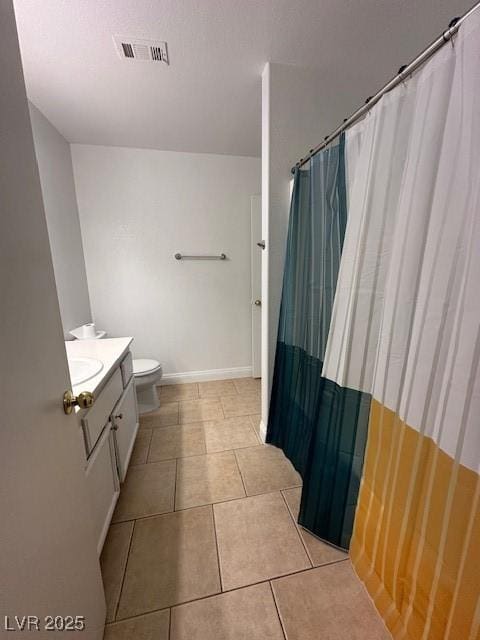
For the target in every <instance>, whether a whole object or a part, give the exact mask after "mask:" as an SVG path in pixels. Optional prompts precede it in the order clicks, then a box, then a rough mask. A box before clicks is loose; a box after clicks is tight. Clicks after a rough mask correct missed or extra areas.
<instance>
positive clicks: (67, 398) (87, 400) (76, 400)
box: [63, 391, 95, 416]
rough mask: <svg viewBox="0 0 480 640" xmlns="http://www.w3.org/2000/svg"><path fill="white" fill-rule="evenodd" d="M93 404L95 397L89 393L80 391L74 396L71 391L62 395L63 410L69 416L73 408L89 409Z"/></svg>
mask: <svg viewBox="0 0 480 640" xmlns="http://www.w3.org/2000/svg"><path fill="white" fill-rule="evenodd" d="M94 402H95V397H94V395H93V393H90V391H82V392H81V393H79V394H78V396H74V395H73V393H72V392H71V391H65V393H64V394H63V410H64V411H65V413H66V414H67V416H68V415H70V414H71V413H72V411H73V407H77V406H78V407H80V408H81V409H89V408H90V407H91V406H92V405H93V403H94Z"/></svg>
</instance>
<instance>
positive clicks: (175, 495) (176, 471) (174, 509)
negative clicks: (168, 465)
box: [173, 458, 178, 513]
mask: <svg viewBox="0 0 480 640" xmlns="http://www.w3.org/2000/svg"><path fill="white" fill-rule="evenodd" d="M177 473H178V458H175V480H174V482H173V513H175V511H176V506H177V505H176V502H177Z"/></svg>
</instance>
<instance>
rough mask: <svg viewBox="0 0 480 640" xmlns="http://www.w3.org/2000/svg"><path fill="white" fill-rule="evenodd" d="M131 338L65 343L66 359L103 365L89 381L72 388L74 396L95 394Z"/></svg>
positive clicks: (105, 380)
mask: <svg viewBox="0 0 480 640" xmlns="http://www.w3.org/2000/svg"><path fill="white" fill-rule="evenodd" d="M132 341H133V338H105V339H102V340H68V341H67V342H65V349H66V350H67V358H75V357H80V358H95V359H96V360H100V362H102V363H103V367H102V369H101V370H100V371H99V372H98V373H97V375H95V376H93V378H90V379H89V380H85V382H81V383H80V384H77V385H75V386H73V387H72V391H73V393H74V394H75V395H77V394H78V393H80V392H81V391H90V392H91V393H93V394H95V393H97V392H98V391H100V389H102V387H103V386H104V385H105V383H106V382H107V380H108V378H109V376H110V375H111V373H112V371H113V370H114V369H115V367H116V366H118V364H119V363H120V361H121V360H122V358H123V356H124V355H125V354H126V353H127V351H128V348H129V347H130V345H131V343H132Z"/></svg>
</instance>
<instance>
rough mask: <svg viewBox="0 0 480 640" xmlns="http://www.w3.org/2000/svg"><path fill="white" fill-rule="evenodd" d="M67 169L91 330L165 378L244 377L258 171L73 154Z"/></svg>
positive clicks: (226, 163)
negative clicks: (129, 344) (116, 339)
mask: <svg viewBox="0 0 480 640" xmlns="http://www.w3.org/2000/svg"><path fill="white" fill-rule="evenodd" d="M72 158H73V166H74V175H75V183H76V189H77V198H78V205H79V212H80V223H81V228H82V236H83V244H84V250H85V261H86V265H87V277H88V284H89V291H90V300H91V305H92V312H93V317H94V320H95V322H96V324H97V326H98V327H99V328H100V329H105V330H107V331H108V333H109V335H111V336H121V335H131V336H133V337H134V338H135V342H134V344H133V351H134V355H135V356H136V357H151V358H156V359H158V360H160V361H161V362H162V363H163V365H164V371H165V372H166V373H167V374H169V373H184V372H192V371H210V372H211V371H212V370H224V369H230V368H245V367H247V368H248V367H250V366H251V299H250V196H251V195H254V194H258V193H260V180H261V171H260V159H258V158H245V157H233V156H222V155H209V154H191V153H175V152H168V151H155V150H148V149H128V148H121V147H102V146H91V145H78V144H75V145H72ZM177 251H179V252H181V253H185V254H189V253H193V254H197V253H198V254H219V253H221V252H224V253H226V254H227V256H228V260H226V261H188V262H187V261H177V260H175V259H174V257H173V255H174V253H175V252H177ZM212 375H215V374H212ZM219 375H220V376H221V375H224V374H223V373H220V374H219Z"/></svg>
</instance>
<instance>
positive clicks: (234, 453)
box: [233, 449, 248, 498]
mask: <svg viewBox="0 0 480 640" xmlns="http://www.w3.org/2000/svg"><path fill="white" fill-rule="evenodd" d="M233 456H234V458H235V462H236V464H237V469H238V473H239V474H240V479H241V481H242V485H243V490H244V491H245V497H246V498H247V497H248V493H247V487H246V486H245V480H244V478H243V474H242V470H241V469H240V464H239V462H238V458H237V453H236V449H233Z"/></svg>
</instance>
